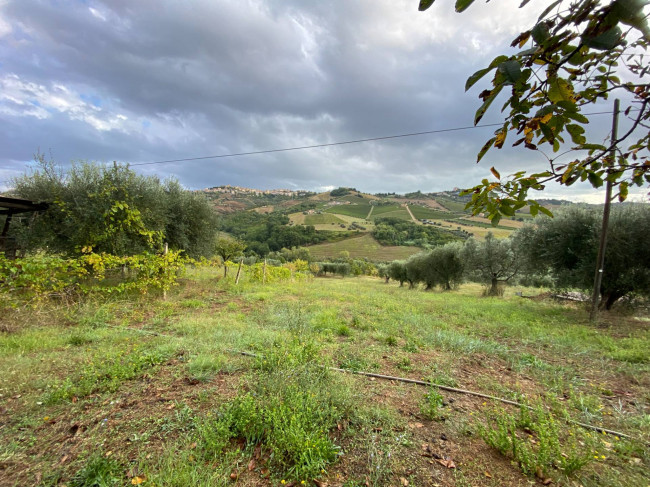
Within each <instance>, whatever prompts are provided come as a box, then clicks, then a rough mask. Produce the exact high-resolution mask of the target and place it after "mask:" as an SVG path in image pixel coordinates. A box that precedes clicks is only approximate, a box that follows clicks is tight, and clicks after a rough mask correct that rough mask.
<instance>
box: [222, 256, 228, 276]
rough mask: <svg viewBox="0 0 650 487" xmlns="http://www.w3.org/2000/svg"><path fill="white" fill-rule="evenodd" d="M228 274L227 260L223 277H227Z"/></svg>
mask: <svg viewBox="0 0 650 487" xmlns="http://www.w3.org/2000/svg"><path fill="white" fill-rule="evenodd" d="M227 275H228V266H227V265H226V261H225V260H224V261H223V277H226V276H227Z"/></svg>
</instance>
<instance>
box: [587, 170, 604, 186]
mask: <svg viewBox="0 0 650 487" xmlns="http://www.w3.org/2000/svg"><path fill="white" fill-rule="evenodd" d="M587 178H588V179H589V182H590V183H591V185H592V186H593V187H594V188H600V187H601V186H602V185H603V178H601V177H600V176H599V175H598V174H596V173H595V172H589V173H588V174H587Z"/></svg>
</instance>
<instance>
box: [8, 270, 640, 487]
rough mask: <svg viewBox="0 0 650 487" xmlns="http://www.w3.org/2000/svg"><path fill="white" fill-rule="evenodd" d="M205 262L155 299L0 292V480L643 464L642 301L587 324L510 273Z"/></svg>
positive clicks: (322, 479) (279, 478) (350, 480)
mask: <svg viewBox="0 0 650 487" xmlns="http://www.w3.org/2000/svg"><path fill="white" fill-rule="evenodd" d="M220 274H221V271H220V270H219V269H211V268H204V269H199V270H194V271H191V273H190V275H189V276H188V277H187V278H186V279H185V281H184V282H183V283H182V285H181V286H179V287H178V288H175V289H174V290H173V291H172V292H170V293H168V296H167V299H166V300H164V299H162V297H156V296H144V297H133V298H132V299H113V300H109V301H97V302H88V303H86V304H84V305H79V306H77V305H65V306H63V305H62V304H63V303H59V304H54V305H48V304H41V305H39V306H38V307H36V308H33V309H22V310H14V311H13V312H6V313H4V314H3V315H2V317H1V318H0V320H1V323H0V324H1V326H2V334H1V335H0V370H2V371H3V374H1V375H0V393H1V396H0V407H1V410H2V417H1V423H0V445H2V446H1V447H0V485H63V484H65V485H71V486H72V485H76V486H81V485H84V486H90V485H140V484H141V485H145V486H146V485H161V486H162V485H169V486H172V485H173V486H181V485H183V486H189V485H192V486H194V485H204V486H208V485H211V486H213V485H215V486H226V485H243V486H271V485H272V486H281V485H295V486H300V485H319V486H324V485H327V486H346V487H362V486H407V485H410V486H494V487H496V486H529V485H534V484H538V485H542V483H546V484H551V485H567V486H578V485H582V486H584V487H590V486H645V485H647V483H648V475H647V472H648V471H649V470H648V468H649V466H650V464H649V460H650V459H649V457H648V447H647V442H648V441H650V415H649V412H650V411H649V409H648V408H649V403H650V397H649V396H650V395H649V392H648V391H649V388H650V365H649V361H650V357H649V356H648V353H647V351H648V349H649V347H650V333H649V331H648V321H647V320H644V319H635V318H634V317H632V316H622V315H611V316H606V317H605V318H604V321H603V322H602V323H601V324H600V325H598V326H592V325H589V324H587V323H586V320H585V313H584V312H583V311H582V310H581V309H580V308H578V307H575V306H572V305H563V304H558V303H555V302H552V301H548V300H540V299H524V298H521V297H518V296H515V295H514V294H513V293H514V291H516V289H512V290H509V291H508V293H507V295H506V297H505V298H503V299H488V298H481V297H480V292H481V289H480V287H479V286H477V285H465V286H463V287H462V288H461V289H460V290H459V291H455V292H447V293H442V292H424V291H420V290H408V289H406V288H400V287H399V286H397V285H396V284H393V283H390V284H384V283H383V281H382V280H380V279H378V278H349V279H341V278H326V279H311V280H309V279H308V280H301V281H299V282H285V283H274V284H267V285H262V284H253V283H248V282H246V279H245V277H244V279H243V281H242V282H241V283H240V285H239V286H235V285H234V284H233V282H232V281H231V280H220V279H219V277H218V276H220ZM518 290H519V291H523V292H524V294H529V293H532V292H534V291H533V290H529V289H518ZM241 351H246V352H250V353H254V354H256V355H257V357H251V356H243V355H241V354H240V353H239V352H241ZM328 366H333V367H337V368H342V369H345V370H348V371H368V372H373V373H378V374H384V375H390V376H399V377H403V378H410V379H417V380H421V379H424V380H425V381H430V382H433V383H436V384H440V385H443V386H447V387H454V388H461V389H467V390H471V391H477V392H481V393H485V394H488V395H493V396H498V397H500V398H505V399H509V400H513V401H518V402H521V403H525V404H526V405H529V406H531V407H532V408H533V410H532V411H528V410H526V409H520V408H517V407H514V406H511V405H507V404H504V403H502V402H498V401H495V400H490V399H486V398H482V397H477V396H473V395H468V394H461V393H453V392H449V391H446V390H438V389H436V388H432V387H425V386H420V385H416V384H408V383H404V382H400V381H396V380H384V379H380V378H370V377H364V376H358V375H351V374H349V373H348V374H345V373H340V372H336V371H333V370H329V369H327V368H325V367H328ZM566 419H571V420H576V421H580V422H584V423H589V424H594V425H603V426H606V427H608V428H611V429H613V430H616V431H617V432H621V433H625V434H627V435H630V436H633V437H635V438H637V439H636V440H633V439H626V438H625V437H623V436H621V435H618V434H603V433H602V432H601V433H598V432H596V431H593V430H588V429H584V428H582V427H580V426H578V425H576V424H575V423H567V422H566V421H565V420H566ZM314 477H317V478H318V479H319V480H318V482H317V483H314V482H312V479H313V478H314Z"/></svg>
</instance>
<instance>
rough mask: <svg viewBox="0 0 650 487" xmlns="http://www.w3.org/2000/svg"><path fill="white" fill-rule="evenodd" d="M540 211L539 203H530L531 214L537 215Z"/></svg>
mask: <svg viewBox="0 0 650 487" xmlns="http://www.w3.org/2000/svg"><path fill="white" fill-rule="evenodd" d="M538 212H539V205H537V204H535V205H530V214H531V215H532V216H533V217H535V216H537V213H538Z"/></svg>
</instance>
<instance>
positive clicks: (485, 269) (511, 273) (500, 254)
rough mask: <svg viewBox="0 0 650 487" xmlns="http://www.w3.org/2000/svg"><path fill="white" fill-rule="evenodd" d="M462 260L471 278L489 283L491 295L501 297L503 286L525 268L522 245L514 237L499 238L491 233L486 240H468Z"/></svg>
mask: <svg viewBox="0 0 650 487" xmlns="http://www.w3.org/2000/svg"><path fill="white" fill-rule="evenodd" d="M462 259H463V261H464V262H465V268H466V269H467V273H468V275H469V277H470V278H472V279H474V280H477V281H479V282H482V283H484V284H486V285H487V286H488V288H487V291H486V294H487V295H488V296H501V295H502V294H503V286H504V284H505V283H507V282H508V281H509V280H510V279H512V278H513V277H515V276H516V275H517V274H518V273H519V271H520V269H521V268H522V264H523V260H522V258H521V255H520V252H519V248H518V246H517V245H515V244H514V242H513V241H512V240H511V239H497V238H495V237H494V235H493V234H492V232H489V233H488V234H487V236H486V237H485V240H483V241H477V240H475V239H473V238H471V239H469V240H468V241H467V242H465V246H464V248H463V251H462Z"/></svg>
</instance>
